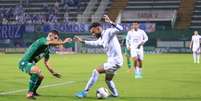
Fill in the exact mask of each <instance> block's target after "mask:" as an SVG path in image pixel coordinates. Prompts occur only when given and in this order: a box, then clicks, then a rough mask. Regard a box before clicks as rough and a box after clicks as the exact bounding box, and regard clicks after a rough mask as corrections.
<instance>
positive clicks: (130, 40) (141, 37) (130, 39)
mask: <svg viewBox="0 0 201 101" xmlns="http://www.w3.org/2000/svg"><path fill="white" fill-rule="evenodd" d="M147 41H148V36H147V34H146V33H145V32H144V31H143V30H141V29H138V30H137V31H135V30H134V29H132V30H130V31H128V34H127V36H126V47H127V48H129V47H130V48H133V49H136V48H137V47H138V46H139V45H140V44H141V43H142V42H143V43H145V42H147Z"/></svg>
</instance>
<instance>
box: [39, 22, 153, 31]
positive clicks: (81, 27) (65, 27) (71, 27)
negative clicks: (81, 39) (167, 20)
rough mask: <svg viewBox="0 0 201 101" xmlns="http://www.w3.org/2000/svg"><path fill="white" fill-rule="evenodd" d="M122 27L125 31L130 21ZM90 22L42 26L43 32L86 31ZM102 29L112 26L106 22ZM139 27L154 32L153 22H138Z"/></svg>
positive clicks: (129, 25) (128, 27)
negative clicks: (54, 30)
mask: <svg viewBox="0 0 201 101" xmlns="http://www.w3.org/2000/svg"><path fill="white" fill-rule="evenodd" d="M120 25H122V27H123V29H124V30H123V31H124V32H127V31H128V30H129V29H130V28H131V25H132V24H131V23H121V24H120ZM89 26H90V24H83V23H79V24H78V23H65V24H46V25H44V26H43V28H42V29H43V32H48V31H50V30H53V29H56V30H58V31H60V32H66V33H75V34H76V33H87V32H89V31H88V28H89ZM102 27H103V29H106V28H110V27H112V26H111V25H110V24H108V23H103V24H102ZM140 28H141V29H143V30H145V31H146V32H154V31H155V29H156V28H155V23H140Z"/></svg>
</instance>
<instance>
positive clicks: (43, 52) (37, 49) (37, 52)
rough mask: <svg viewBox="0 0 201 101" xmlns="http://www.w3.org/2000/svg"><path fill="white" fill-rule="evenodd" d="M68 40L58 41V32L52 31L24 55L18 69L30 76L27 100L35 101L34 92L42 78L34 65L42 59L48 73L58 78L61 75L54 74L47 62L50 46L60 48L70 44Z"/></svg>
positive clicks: (37, 41)
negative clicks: (67, 43) (32, 100)
mask: <svg viewBox="0 0 201 101" xmlns="http://www.w3.org/2000/svg"><path fill="white" fill-rule="evenodd" d="M70 41H71V39H70V38H66V39H65V40H64V41H62V40H61V39H59V32H58V31H56V30H52V31H50V32H49V33H48V36H47V37H46V38H44V37H42V38H39V39H38V40H36V41H35V42H34V43H32V45H31V46H29V48H28V49H27V51H26V52H25V53H24V56H23V57H22V58H21V60H20V62H19V69H20V70H21V71H23V72H25V73H28V74H29V75H30V81H29V89H28V93H27V98H29V99H35V97H34V96H39V94H38V93H37V92H36V90H37V89H38V87H39V86H40V84H41V82H42V80H43V78H44V76H43V74H42V73H41V70H40V68H39V67H38V66H36V63H37V62H38V61H39V60H41V59H42V58H44V64H45V66H46V67H47V69H48V71H49V72H50V73H51V74H52V75H53V76H55V77H57V78H60V77H61V75H60V74H59V73H57V72H55V71H54V70H53V69H52V68H51V66H49V63H48V60H49V57H50V50H49V47H50V46H61V45H63V44H65V43H66V42H70Z"/></svg>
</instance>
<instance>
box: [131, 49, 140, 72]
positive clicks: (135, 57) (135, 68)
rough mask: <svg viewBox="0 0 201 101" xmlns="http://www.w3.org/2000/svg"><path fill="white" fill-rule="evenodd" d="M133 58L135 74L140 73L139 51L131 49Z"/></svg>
mask: <svg viewBox="0 0 201 101" xmlns="http://www.w3.org/2000/svg"><path fill="white" fill-rule="evenodd" d="M131 57H132V60H133V63H134V64H133V68H134V72H135V74H136V72H137V71H138V69H139V62H138V54H137V49H132V48H131Z"/></svg>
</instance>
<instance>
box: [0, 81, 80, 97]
mask: <svg viewBox="0 0 201 101" xmlns="http://www.w3.org/2000/svg"><path fill="white" fill-rule="evenodd" d="M74 83H76V81H68V82H63V83H55V84H49V85H44V86H41V87H40V88H39V89H43V88H50V87H56V86H62V85H70V84H74ZM24 91H28V89H19V90H13V91H7V92H1V93H0V95H7V94H14V93H19V92H24Z"/></svg>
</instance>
